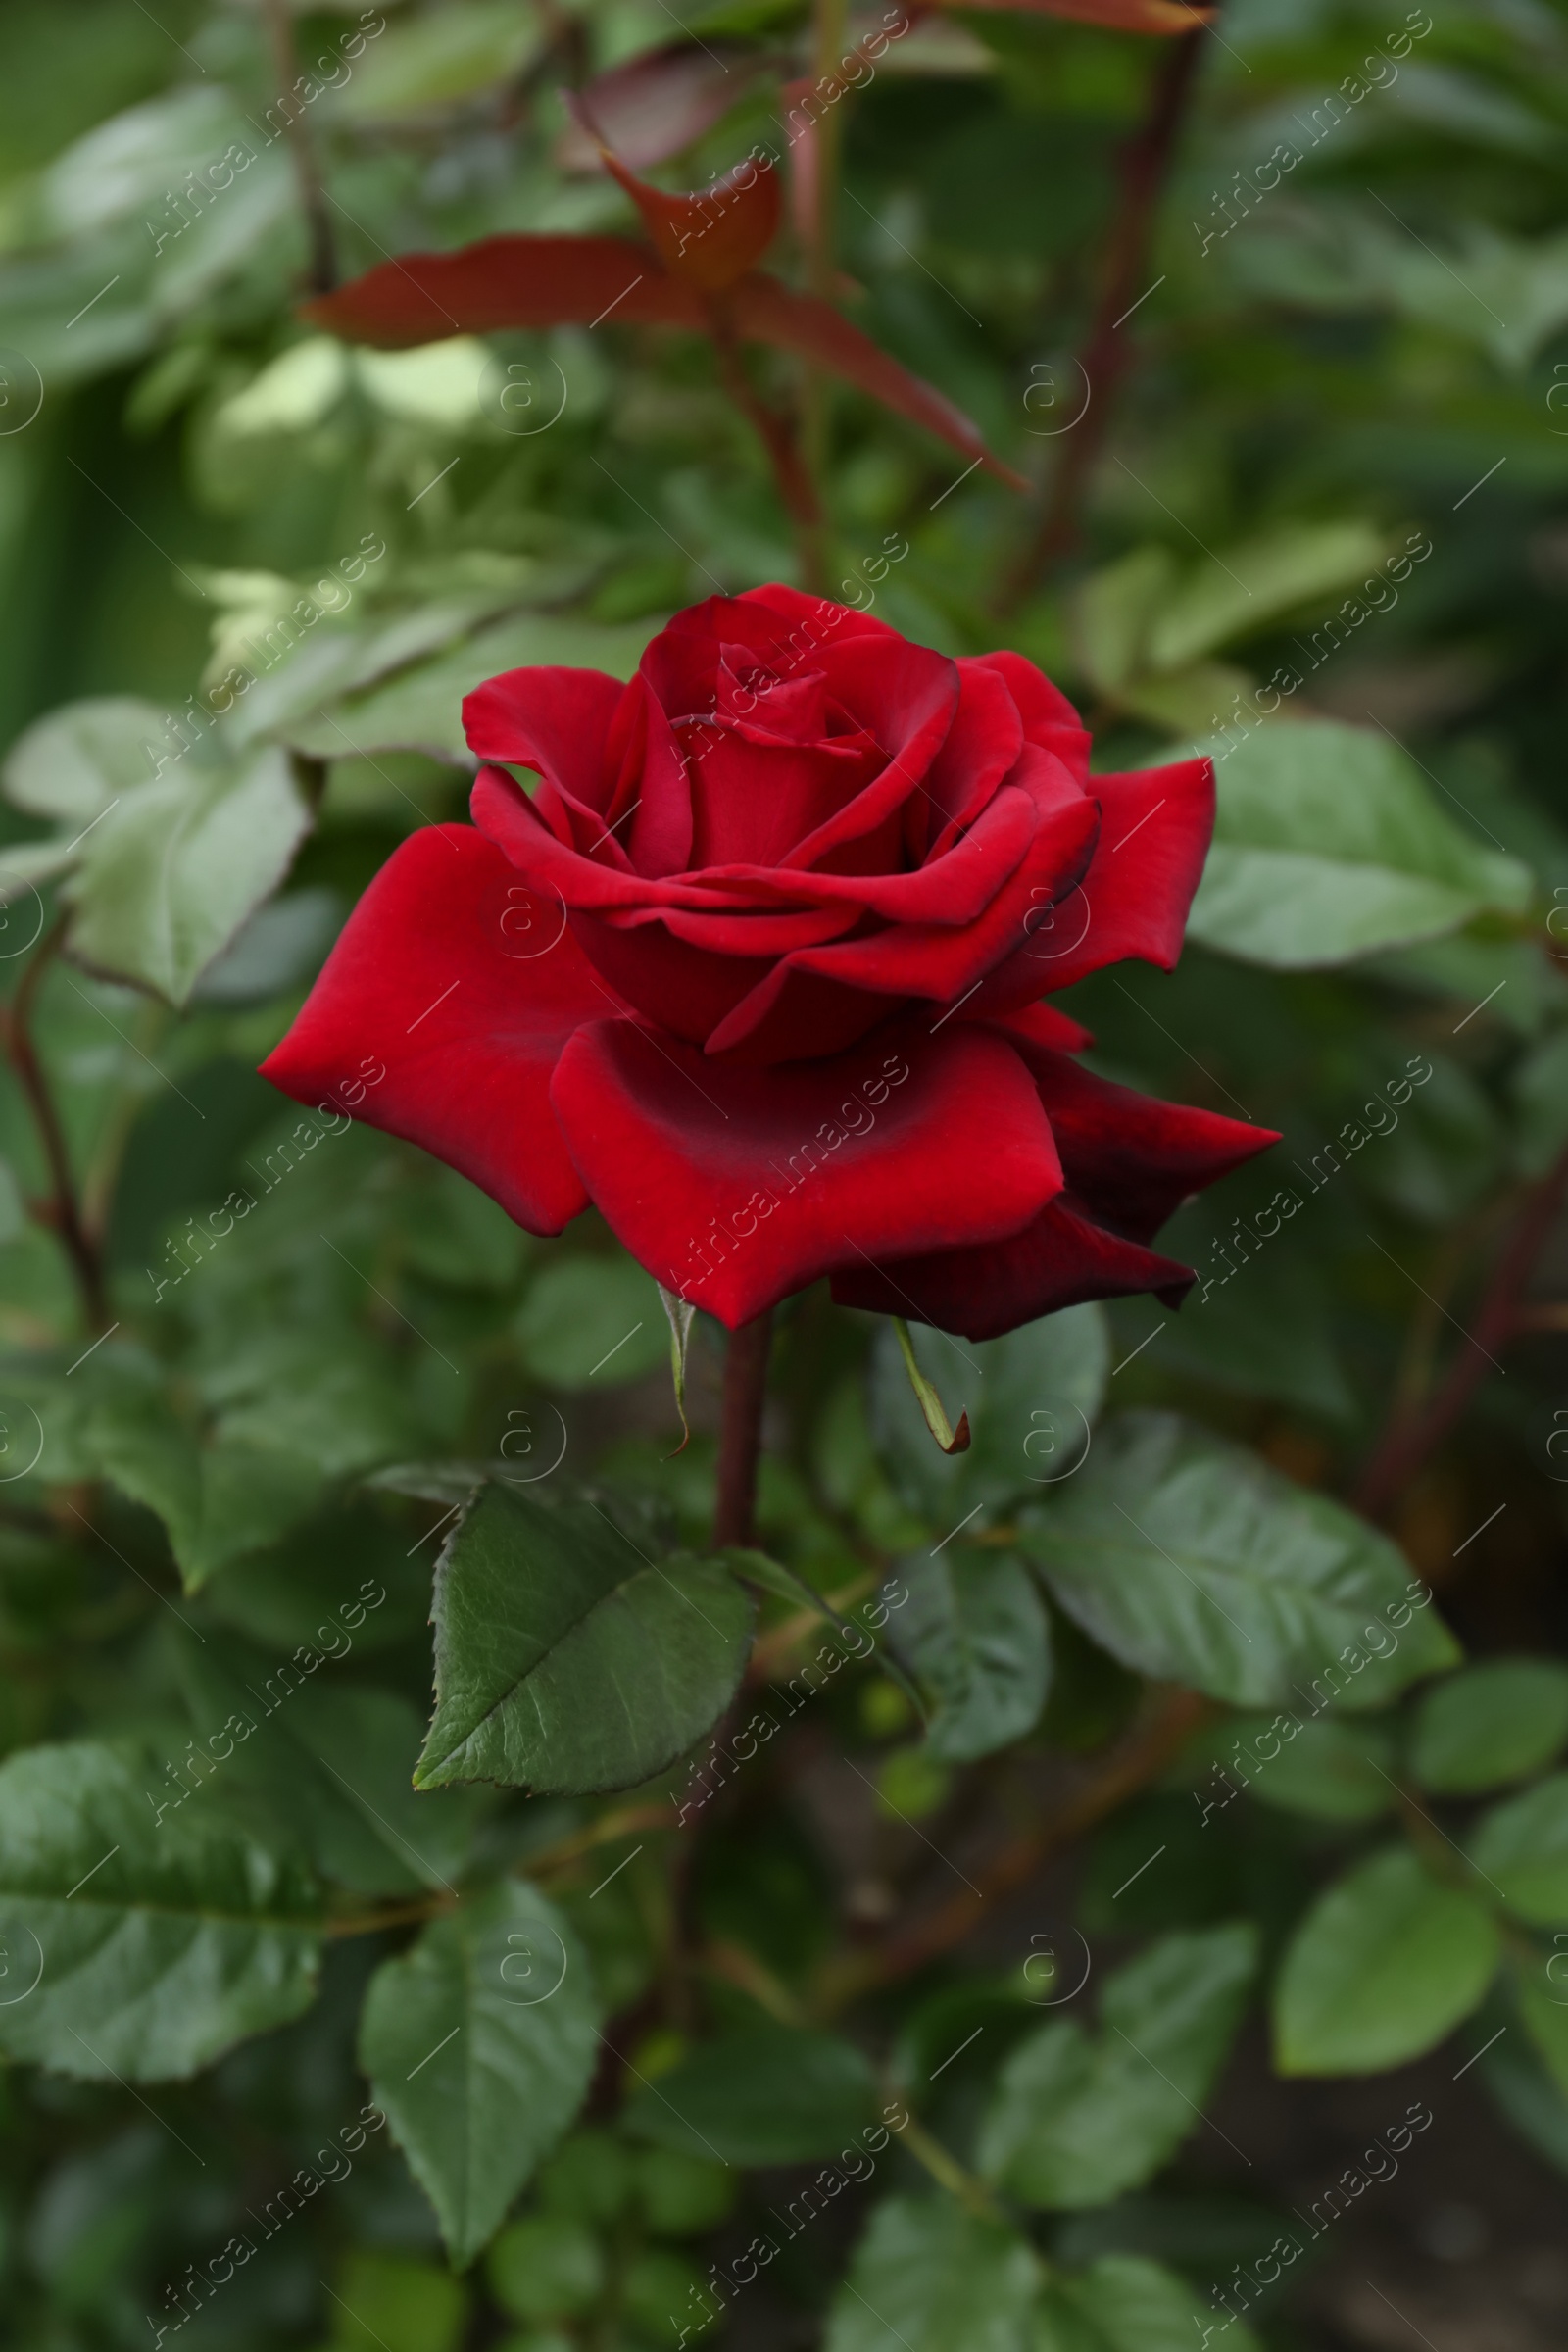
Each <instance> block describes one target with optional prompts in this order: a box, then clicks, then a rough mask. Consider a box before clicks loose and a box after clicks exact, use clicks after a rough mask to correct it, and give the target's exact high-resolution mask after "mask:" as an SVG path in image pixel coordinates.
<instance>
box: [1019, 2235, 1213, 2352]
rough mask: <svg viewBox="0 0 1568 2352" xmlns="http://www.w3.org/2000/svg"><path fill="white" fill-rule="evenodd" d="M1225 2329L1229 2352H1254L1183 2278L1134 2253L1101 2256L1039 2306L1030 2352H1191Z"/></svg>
mask: <svg viewBox="0 0 1568 2352" xmlns="http://www.w3.org/2000/svg"><path fill="white" fill-rule="evenodd" d="M1221 2330H1223V2333H1224V2336H1225V2341H1226V2344H1227V2346H1228V2347H1229V2348H1230V2352H1258V2342H1257V2337H1256V2336H1255V2335H1254V2334H1253V2333H1252V2330H1251V2329H1250V2327H1247V2326H1245V2325H1244V2323H1243V2322H1241V2321H1239V2320H1234V2319H1230V2318H1227V2319H1225V2320H1223V2321H1216V2318H1215V2306H1214V2305H1213V2304H1212V2303H1204V2302H1201V2300H1200V2298H1199V2297H1198V2296H1197V2295H1196V2294H1195V2293H1194V2292H1193V2289H1192V2288H1191V2287H1190V2286H1189V2285H1188V2283H1187V2281H1186V2279H1185V2278H1178V2277H1177V2275H1176V2273H1175V2272H1174V2271H1167V2270H1166V2269H1165V2268H1164V2266H1163V2265H1162V2264H1160V2263H1157V2262H1146V2261H1145V2260H1144V2259H1143V2257H1142V2256H1141V2255H1137V2254H1105V2255H1103V2256H1102V2258H1101V2259H1100V2261H1099V2262H1096V2263H1091V2264H1090V2266H1089V2268H1088V2270H1087V2271H1084V2272H1081V2273H1080V2274H1079V2275H1078V2276H1077V2277H1072V2276H1070V2275H1069V2276H1064V2277H1060V2278H1055V2279H1054V2280H1053V2281H1052V2283H1051V2285H1050V2286H1049V2287H1048V2289H1047V2290H1046V2292H1045V2294H1044V2295H1043V2296H1042V2297H1041V2299H1040V2308H1039V2315H1038V2323H1037V2331H1036V2334H1035V2336H1034V2339H1033V2352H1195V2346H1196V2347H1199V2348H1200V2352H1201V2346H1202V2345H1203V2344H1205V2343H1206V2342H1207V2341H1208V2337H1209V2335H1211V2334H1217V2333H1219V2332H1221Z"/></svg>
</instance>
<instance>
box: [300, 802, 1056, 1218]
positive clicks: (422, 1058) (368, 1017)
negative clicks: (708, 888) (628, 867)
mask: <svg viewBox="0 0 1568 2352" xmlns="http://www.w3.org/2000/svg"><path fill="white" fill-rule="evenodd" d="M552 939H553V940H554V945H551V944H550V942H551V941H552ZM613 1004H614V999H613V997H612V996H611V994H610V992H609V990H607V989H606V988H605V986H604V985H603V983H602V982H601V981H599V980H598V979H597V978H596V976H595V974H594V971H593V968H592V966H591V965H590V964H589V962H588V960H587V958H586V957H585V956H583V954H582V952H581V950H580V949H579V948H578V946H577V944H576V942H575V941H574V940H573V939H572V937H571V935H570V933H569V932H568V931H567V930H566V929H565V915H564V909H562V908H561V907H559V906H558V903H557V902H556V901H555V900H554V899H553V898H549V897H544V898H541V897H540V896H538V895H537V894H533V895H530V894H529V892H528V891H527V889H526V886H525V885H524V884H523V883H522V882H521V880H520V877H519V876H518V874H517V872H516V870H515V867H513V866H512V865H510V864H509V863H508V861H507V859H506V858H504V857H503V856H502V854H501V852H500V851H499V850H498V849H496V848H495V847H494V846H493V845H492V844H491V843H490V842H488V841H486V840H485V838H484V836H483V835H482V834H480V833H475V832H473V831H471V830H470V828H469V827H468V826H466V825H426V826H425V827H423V828H422V830H421V831H419V832H417V833H416V834H414V835H413V836H412V838H411V839H410V840H408V841H406V842H404V843H403V845H402V847H401V848H400V849H398V850H396V851H395V852H394V853H393V855H392V857H391V858H389V859H388V861H387V863H386V864H385V865H384V866H383V867H382V868H381V871H380V872H379V873H378V874H377V875H376V877H375V880H374V881H373V882H372V883H371V884H370V886H369V888H368V891H367V892H366V894H365V896H364V898H363V899H361V901H360V903H359V905H358V906H357V907H355V909H354V912H353V913H352V914H351V915H350V917H349V919H348V922H347V924H346V925H345V926H344V929H343V933H342V936H341V937H340V938H339V940H338V942H337V945H336V946H335V947H334V948H333V950H332V953H331V955H330V956H328V957H327V959H326V964H325V967H324V969H323V970H322V972H321V975H320V978H319V980H318V981H317V983H316V986H315V987H314V988H313V989H312V991H311V993H310V996H309V997H308V998H307V999H306V1002H305V1005H304V1007H303V1009H302V1010H301V1012H300V1014H299V1016H298V1018H297V1019H296V1020H295V1022H294V1025H293V1027H292V1028H291V1029H290V1030H289V1033H288V1035H287V1036H286V1037H285V1038H284V1039H283V1041H282V1043H281V1045H279V1046H277V1047H276V1048H275V1049H274V1051H273V1052H272V1053H271V1054H270V1055H269V1056H268V1058H267V1060H266V1061H265V1062H264V1063H263V1064H262V1075H263V1076H264V1077H265V1078H270V1080H271V1082H272V1084H273V1085H274V1086H275V1087H278V1088H280V1089H281V1091H282V1092H283V1093H284V1094H285V1095H292V1096H293V1097H294V1099H295V1100H296V1102H301V1103H316V1102H319V1101H324V1100H326V1099H327V1098H330V1099H331V1100H332V1101H333V1102H335V1103H336V1102H341V1103H343V1104H344V1105H345V1106H346V1107H348V1108H350V1109H352V1111H353V1114H354V1116H355V1117H356V1118H359V1119H363V1120H364V1121H365V1122H366V1123H367V1125H368V1126H371V1127H380V1128H384V1129H385V1131H386V1132H387V1134H389V1135H399V1136H402V1137H403V1138H404V1139H405V1141H407V1142H409V1143H411V1144H419V1145H422V1147H423V1148H424V1150H425V1151H427V1152H434V1153H435V1155H436V1156H437V1157H438V1158H440V1159H443V1160H445V1161H446V1162H447V1163H448V1165H449V1166H451V1167H454V1168H458V1169H460V1170H461V1171H462V1173H463V1174H464V1175H465V1176H468V1177H471V1178H472V1180H473V1182H474V1183H475V1184H477V1185H478V1186H479V1187H480V1188H481V1190H483V1191H484V1192H487V1193H488V1194H489V1195H490V1196H491V1198H492V1200H495V1201H499V1202H500V1203H501V1206H502V1207H503V1208H504V1209H505V1210H506V1212H507V1214H508V1215H509V1216H510V1217H514V1218H515V1220H516V1222H517V1223H518V1224H519V1225H523V1226H526V1228H527V1229H528V1231H529V1232H530V1233H559V1232H560V1231H561V1229H562V1227H563V1226H564V1225H565V1224H566V1223H567V1222H568V1221H569V1220H570V1219H571V1218H572V1217H574V1216H576V1215H577V1213H578V1211H579V1210H581V1209H584V1208H586V1207H587V1205H588V1196H587V1194H586V1193H585V1192H584V1190H583V1187H582V1180H581V1178H580V1177H579V1176H578V1174H577V1172H576V1170H575V1168H574V1167H573V1166H572V1163H571V1158H570V1155H569V1154H568V1152H567V1150H566V1146H565V1144H564V1141H563V1138H562V1135H561V1130H560V1128H559V1127H558V1125H557V1123H556V1119H555V1116H554V1114H553V1112H552V1110H551V1107H550V1078H551V1073H552V1071H553V1070H554V1068H555V1066H556V1061H557V1058H558V1056H559V1054H560V1053H561V1049H562V1047H563V1045H564V1043H565V1042H566V1040H567V1039H568V1038H569V1037H570V1036H571V1035H572V1033H573V1031H574V1030H575V1029H576V1028H577V1026H578V1024H579V1023H580V1022H582V1021H584V1020H593V1019H596V1018H599V1017H601V1016H602V1015H603V1014H604V1013H605V1012H606V1010H607V1009H608V1008H609V1007H610V1006H612V1005H613ZM376 1065H379V1066H381V1067H382V1068H383V1070H384V1075H383V1076H382V1077H381V1078H379V1079H376V1080H374V1081H371V1080H369V1079H368V1075H367V1072H368V1068H369V1067H372V1066H376ZM1020 1066H1021V1065H1020ZM356 1085H359V1086H360V1087H362V1088H363V1090H364V1091H363V1093H362V1095H361V1097H360V1100H359V1101H355V1099H354V1091H355V1087H356Z"/></svg>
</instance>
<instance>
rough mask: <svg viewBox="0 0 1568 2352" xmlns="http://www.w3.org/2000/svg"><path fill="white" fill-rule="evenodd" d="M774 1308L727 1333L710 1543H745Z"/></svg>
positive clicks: (754, 1497)
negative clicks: (721, 1415)
mask: <svg viewBox="0 0 1568 2352" xmlns="http://www.w3.org/2000/svg"><path fill="white" fill-rule="evenodd" d="M772 1337H773V1310H772V1308H771V1307H769V1308H768V1310H767V1312H766V1313H765V1314H760V1315H759V1316H758V1317H757V1319H756V1321H755V1322H752V1323H743V1324H742V1325H741V1327H740V1329H739V1330H738V1331H735V1332H732V1333H731V1334H730V1342H729V1349H728V1352H727V1353H726V1355H725V1357H724V1409H723V1417H722V1419H721V1421H720V1424H719V1434H718V1494H717V1496H716V1498H715V1501H714V1504H713V1542H714V1543H715V1544H749V1543H750V1542H751V1540H752V1512H753V1509H754V1507H755V1505H756V1501H757V1457H758V1455H759V1453H760V1450H761V1443H762V1400H763V1398H764V1397H765V1396H766V1394H767V1358H768V1348H769V1343H770V1342H771V1340H772Z"/></svg>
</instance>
